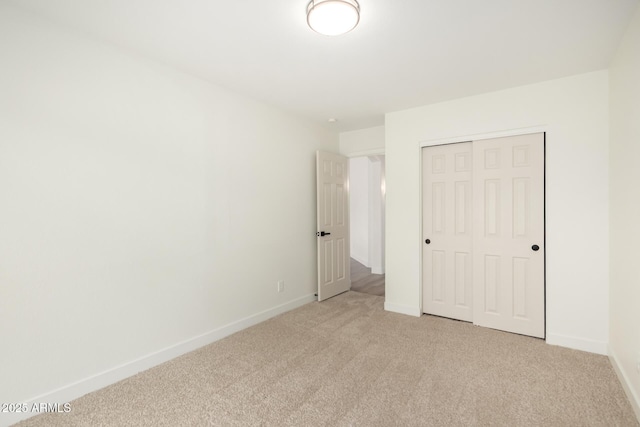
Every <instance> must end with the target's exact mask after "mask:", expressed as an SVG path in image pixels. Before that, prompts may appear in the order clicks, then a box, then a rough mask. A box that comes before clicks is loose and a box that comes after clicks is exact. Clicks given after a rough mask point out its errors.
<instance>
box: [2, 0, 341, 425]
mask: <svg viewBox="0 0 640 427" xmlns="http://www.w3.org/2000/svg"><path fill="white" fill-rule="evenodd" d="M0 58H2V66H0V93H1V94H2V95H1V96H0V204H1V206H0V347H1V350H0V402H15V403H18V402H25V401H28V400H29V399H32V398H34V397H36V396H39V395H41V394H44V397H42V396H41V400H40V401H44V402H53V401H55V400H57V398H69V397H73V395H74V393H81V392H86V391H90V389H91V388H95V387H98V386H101V385H105V383H109V382H111V381H113V380H117V379H119V378H121V377H122V376H126V375H131V374H133V373H135V372H136V371H137V370H140V369H145V368H147V367H149V365H150V364H151V365H152V364H154V363H157V362H160V361H162V360H164V359H166V358H170V357H173V356H175V355H176V354H178V353H180V352H183V351H186V350H189V349H190V348H191V347H193V346H198V345H202V344H205V343H206V342H207V341H210V340H212V339H215V338H217V337H220V336H221V335H224V334H226V333H229V332H232V331H233V330H236V329H238V328H241V327H244V326H247V325H248V324H250V323H252V322H253V323H255V321H259V320H261V319H264V318H265V316H269V315H273V314H274V313H277V312H278V311H282V310H285V309H287V308H291V307H293V306H295V305H296V304H301V303H304V302H308V301H311V300H313V299H314V297H313V294H314V292H315V291H316V238H315V234H314V233H315V215H316V213H315V150H317V149H322V150H327V151H334V152H337V151H338V137H337V135H336V134H334V133H329V132H326V131H324V130H323V129H321V128H318V127H316V126H314V125H311V124H310V123H307V122H305V121H301V120H299V119H297V118H294V117H292V116H290V115H287V114H285V113H283V112H282V111H280V110H277V109H275V108H272V107H269V106H266V105H264V104H261V103H258V102H255V101H253V100H251V99H248V98H245V97H242V96H239V95H236V94H234V93H230V92H228V91H226V90H224V89H222V88H220V87H217V86H214V85H211V84H208V83H206V82H204V81H201V80H198V79H195V78H193V77H190V76H188V75H185V74H181V73H179V72H176V71H172V70H171V69H169V68H166V67H164V66H161V65H159V64H156V63H153V62H149V61H147V60H145V59H143V58H138V57H135V56H132V55H129V54H127V53H126V52H124V51H120V50H118V49H115V48H112V47H110V46H108V45H103V44H100V43H98V42H94V41H92V40H89V39H87V38H84V37H83V36H78V35H77V34H76V33H73V32H71V31H67V30H65V29H63V28H61V27H56V26H55V25H50V24H48V23H46V22H42V21H40V20H39V19H37V18H35V17H32V16H30V15H27V14H23V13H22V12H18V11H17V10H14V9H12V8H11V7H10V6H8V5H7V3H6V2H4V3H0ZM278 280H284V281H285V292H283V293H277V292H276V289H277V287H276V282H277V281H278ZM194 340H195V341H194ZM74 382H79V383H78V384H76V385H73V386H71V388H70V389H68V388H65V387H67V386H69V385H70V384H71V383H74ZM83 384H84V385H83ZM74 387H75V388H74ZM58 388H62V389H61V390H62V391H60V390H58V392H59V393H57V394H56V393H54V394H53V395H48V394H47V393H49V392H51V391H53V390H56V389H58ZM65 390H67V391H68V390H71V392H69V393H67V394H65ZM0 424H2V420H0Z"/></svg>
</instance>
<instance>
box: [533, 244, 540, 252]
mask: <svg viewBox="0 0 640 427" xmlns="http://www.w3.org/2000/svg"><path fill="white" fill-rule="evenodd" d="M531 249H533V251H534V252H537V251H538V249H540V246H538V245H533V246H531Z"/></svg>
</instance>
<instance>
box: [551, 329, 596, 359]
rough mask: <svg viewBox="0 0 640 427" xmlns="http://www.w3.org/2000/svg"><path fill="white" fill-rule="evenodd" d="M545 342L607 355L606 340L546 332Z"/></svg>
mask: <svg viewBox="0 0 640 427" xmlns="http://www.w3.org/2000/svg"><path fill="white" fill-rule="evenodd" d="M546 342H547V344H551V345H559V346H560V347H567V348H572V349H574V350H582V351H588V352H589V353H596V354H602V355H603V356H606V355H607V350H608V348H607V347H608V345H607V343H606V342H602V341H593V340H587V339H584V338H576V337H569V336H566V335H558V334H547V339H546Z"/></svg>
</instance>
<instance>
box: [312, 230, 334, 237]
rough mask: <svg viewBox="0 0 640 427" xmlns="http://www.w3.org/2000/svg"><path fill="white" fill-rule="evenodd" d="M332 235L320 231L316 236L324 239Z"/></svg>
mask: <svg viewBox="0 0 640 427" xmlns="http://www.w3.org/2000/svg"><path fill="white" fill-rule="evenodd" d="M330 234H331V233H325V232H324V231H318V232H317V233H316V236H320V237H324V236H328V235H330Z"/></svg>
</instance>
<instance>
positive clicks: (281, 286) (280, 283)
mask: <svg viewBox="0 0 640 427" xmlns="http://www.w3.org/2000/svg"><path fill="white" fill-rule="evenodd" d="M278 292H284V280H278Z"/></svg>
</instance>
